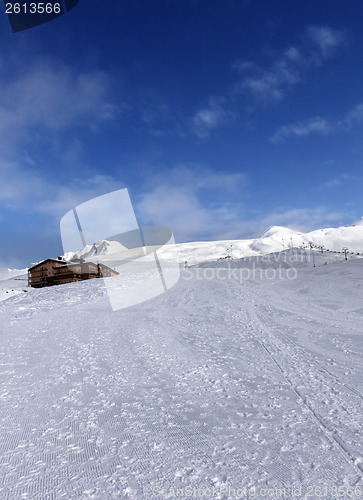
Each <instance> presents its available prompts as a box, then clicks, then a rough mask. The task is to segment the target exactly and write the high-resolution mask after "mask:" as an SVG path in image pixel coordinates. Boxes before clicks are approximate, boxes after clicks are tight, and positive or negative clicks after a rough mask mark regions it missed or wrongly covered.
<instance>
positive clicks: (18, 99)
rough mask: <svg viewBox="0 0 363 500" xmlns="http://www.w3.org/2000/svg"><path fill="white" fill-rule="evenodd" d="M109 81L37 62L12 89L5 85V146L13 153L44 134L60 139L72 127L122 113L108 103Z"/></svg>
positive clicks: (1, 116) (1, 100)
mask: <svg viewBox="0 0 363 500" xmlns="http://www.w3.org/2000/svg"><path fill="white" fill-rule="evenodd" d="M109 87H110V80H109V78H108V77H107V76H106V75H105V74H104V73H103V72H101V71H93V72H82V71H72V70H71V69H70V68H69V67H67V66H65V65H58V66H56V65H54V64H52V63H49V62H45V61H42V62H37V63H34V65H32V66H30V67H29V69H28V70H26V71H25V72H24V73H23V74H21V75H20V76H18V77H17V78H15V79H12V81H11V82H10V83H8V84H6V83H4V82H2V83H1V84H0V142H1V146H2V149H6V151H9V150H11V148H14V147H15V146H16V145H18V144H19V143H22V144H23V143H24V142H26V141H27V140H29V142H33V141H36V140H37V139H38V138H39V137H40V135H41V133H42V132H43V131H46V132H47V135H48V136H49V134H52V135H56V134H57V133H59V132H60V131H62V130H65V129H67V128H68V127H70V126H75V125H78V124H79V123H86V124H88V125H89V126H96V125H97V123H100V122H102V121H105V120H110V119H112V118H113V117H114V116H115V115H116V114H117V113H118V112H119V108H118V106H116V105H115V104H113V103H112V102H110V101H109V100H108V98H107V95H108V92H109Z"/></svg>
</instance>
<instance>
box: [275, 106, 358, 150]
mask: <svg viewBox="0 0 363 500" xmlns="http://www.w3.org/2000/svg"><path fill="white" fill-rule="evenodd" d="M362 123H363V104H358V105H357V106H355V107H354V108H353V109H352V110H350V111H348V112H347V113H346V114H345V116H344V117H343V118H342V119H341V120H336V121H329V120H327V119H325V118H322V117H319V116H318V117H315V118H310V119H308V120H306V121H303V122H298V123H290V124H288V125H282V126H281V127H279V128H278V129H277V130H276V132H275V133H274V134H273V135H272V136H271V137H270V141H271V142H272V143H274V144H276V143H279V142H283V141H285V140H286V139H289V138H290V137H306V136H308V135H311V134H320V135H328V134H335V133H338V132H348V131H349V130H351V129H352V128H353V127H356V126H359V125H361V124H362Z"/></svg>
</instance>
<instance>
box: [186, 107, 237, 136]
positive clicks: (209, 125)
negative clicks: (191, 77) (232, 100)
mask: <svg viewBox="0 0 363 500" xmlns="http://www.w3.org/2000/svg"><path fill="white" fill-rule="evenodd" d="M234 116H235V115H234V113H232V112H231V111H229V110H227V109H226V100H225V99H224V98H222V97H220V98H218V99H217V98H214V97H210V98H209V102H208V105H207V106H206V107H204V108H200V109H199V110H198V111H197V112H196V113H195V115H194V117H193V119H192V128H193V131H194V133H195V134H197V135H198V136H199V137H207V136H208V135H209V134H210V132H211V131H212V130H213V129H215V128H217V127H219V126H220V125H225V124H226V123H228V122H231V121H232V120H233V119H234Z"/></svg>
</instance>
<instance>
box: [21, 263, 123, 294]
mask: <svg viewBox="0 0 363 500" xmlns="http://www.w3.org/2000/svg"><path fill="white" fill-rule="evenodd" d="M117 274H118V273H117V272H116V271H114V270H113V269H111V268H110V267H107V266H105V265H104V264H95V263H94V262H85V261H84V260H83V259H74V260H71V261H69V262H66V261H65V260H63V259H62V258H61V257H58V259H46V260H43V261H42V262H39V263H38V264H35V265H34V266H31V267H30V268H29V270H28V286H31V287H34V288H41V287H44V286H53V285H62V284H63V283H73V282H75V281H83V280H89V279H93V278H107V277H110V276H116V275H117Z"/></svg>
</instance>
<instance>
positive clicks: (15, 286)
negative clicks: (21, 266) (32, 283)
mask: <svg viewBox="0 0 363 500" xmlns="http://www.w3.org/2000/svg"><path fill="white" fill-rule="evenodd" d="M17 273H19V271H17ZM4 274H5V276H6V274H7V273H4ZM9 274H10V275H11V274H12V273H11V272H10V273H9ZM27 287H28V275H27V274H20V275H15V276H14V277H13V278H9V279H1V278H0V302H1V301H2V300H6V299H8V298H9V297H12V296H13V295H17V294H18V293H24V292H27V291H28V290H27Z"/></svg>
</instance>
